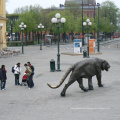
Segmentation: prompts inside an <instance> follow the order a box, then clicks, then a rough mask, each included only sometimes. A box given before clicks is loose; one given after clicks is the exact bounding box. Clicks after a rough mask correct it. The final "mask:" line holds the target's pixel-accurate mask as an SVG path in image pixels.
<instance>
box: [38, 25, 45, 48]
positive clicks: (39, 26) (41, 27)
mask: <svg viewBox="0 0 120 120" xmlns="http://www.w3.org/2000/svg"><path fill="white" fill-rule="evenodd" d="M43 28H44V26H43V25H42V24H41V23H40V24H39V25H38V29H40V32H41V40H40V50H42V30H41V29H43Z"/></svg>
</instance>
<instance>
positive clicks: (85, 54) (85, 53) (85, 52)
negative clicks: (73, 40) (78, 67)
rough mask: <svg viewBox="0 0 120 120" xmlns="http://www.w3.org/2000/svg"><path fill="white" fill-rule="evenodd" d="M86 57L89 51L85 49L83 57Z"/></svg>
mask: <svg viewBox="0 0 120 120" xmlns="http://www.w3.org/2000/svg"><path fill="white" fill-rule="evenodd" d="M86 57H87V51H86V50H84V51H83V58H86Z"/></svg>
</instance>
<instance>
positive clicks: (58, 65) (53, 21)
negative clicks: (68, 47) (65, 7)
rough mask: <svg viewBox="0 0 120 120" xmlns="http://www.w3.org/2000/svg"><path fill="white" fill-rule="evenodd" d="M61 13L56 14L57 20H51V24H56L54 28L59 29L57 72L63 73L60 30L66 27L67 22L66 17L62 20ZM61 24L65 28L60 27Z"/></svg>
mask: <svg viewBox="0 0 120 120" xmlns="http://www.w3.org/2000/svg"><path fill="white" fill-rule="evenodd" d="M60 16H61V15H60V13H56V14H55V18H52V19H51V22H52V23H53V24H54V26H55V27H56V28H57V29H58V54H57V71H61V70H60V48H59V42H60V40H59V28H60V27H63V26H64V23H65V22H66V19H65V18H64V17H62V18H61V19H60ZM60 23H62V24H63V26H60Z"/></svg>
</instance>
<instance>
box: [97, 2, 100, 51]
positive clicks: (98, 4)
mask: <svg viewBox="0 0 120 120" xmlns="http://www.w3.org/2000/svg"><path fill="white" fill-rule="evenodd" d="M97 6H98V34H97V43H98V49H97V51H98V52H100V45H99V8H100V3H97Z"/></svg>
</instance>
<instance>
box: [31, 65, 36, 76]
mask: <svg viewBox="0 0 120 120" xmlns="http://www.w3.org/2000/svg"><path fill="white" fill-rule="evenodd" d="M30 68H31V69H32V75H34V69H35V68H34V66H33V65H32V66H31V67H30Z"/></svg>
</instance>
